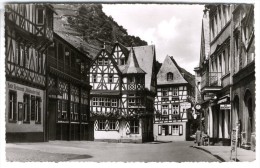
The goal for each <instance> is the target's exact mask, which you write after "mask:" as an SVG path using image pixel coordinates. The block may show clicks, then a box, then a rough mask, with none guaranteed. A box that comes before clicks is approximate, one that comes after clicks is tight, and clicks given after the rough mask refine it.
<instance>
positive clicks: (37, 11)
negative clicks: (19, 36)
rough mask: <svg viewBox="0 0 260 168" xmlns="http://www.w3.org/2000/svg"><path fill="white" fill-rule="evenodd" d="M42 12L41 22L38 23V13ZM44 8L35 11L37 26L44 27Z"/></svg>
mask: <svg viewBox="0 0 260 168" xmlns="http://www.w3.org/2000/svg"><path fill="white" fill-rule="evenodd" d="M40 10H42V22H39V11H40ZM44 11H45V10H44V8H42V7H38V8H37V9H36V24H38V25H44V20H45V12H44Z"/></svg>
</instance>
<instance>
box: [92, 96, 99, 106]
mask: <svg viewBox="0 0 260 168" xmlns="http://www.w3.org/2000/svg"><path fill="white" fill-rule="evenodd" d="M92 105H93V106H97V105H98V98H96V97H93V99H92Z"/></svg>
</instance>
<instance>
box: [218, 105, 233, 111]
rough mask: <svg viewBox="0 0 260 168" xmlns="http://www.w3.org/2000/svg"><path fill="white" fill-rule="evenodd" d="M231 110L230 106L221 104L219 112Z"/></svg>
mask: <svg viewBox="0 0 260 168" xmlns="http://www.w3.org/2000/svg"><path fill="white" fill-rule="evenodd" d="M230 109H231V104H221V105H220V110H230Z"/></svg>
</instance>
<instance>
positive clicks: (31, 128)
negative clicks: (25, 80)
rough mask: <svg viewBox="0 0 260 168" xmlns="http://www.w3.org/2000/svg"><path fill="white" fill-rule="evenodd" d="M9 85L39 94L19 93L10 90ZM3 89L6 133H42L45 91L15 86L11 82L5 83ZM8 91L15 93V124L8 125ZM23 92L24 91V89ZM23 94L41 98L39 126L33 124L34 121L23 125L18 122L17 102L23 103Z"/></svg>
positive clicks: (21, 122) (19, 85)
mask: <svg viewBox="0 0 260 168" xmlns="http://www.w3.org/2000/svg"><path fill="white" fill-rule="evenodd" d="M11 85H13V86H14V85H16V86H18V87H20V88H28V89H30V90H33V91H35V92H38V93H39V94H32V93H27V92H26V91H19V90H16V89H10V86H11ZM5 87H6V88H5V89H6V94H5V100H6V101H5V106H6V108H5V121H6V132H43V119H44V116H45V112H46V108H45V106H46V102H45V91H43V90H40V89H36V88H32V87H28V86H25V85H21V84H16V83H13V82H8V81H6V84H5ZM9 90H14V91H17V104H16V105H17V107H16V110H17V117H16V118H17V122H16V123H10V122H9V121H8V109H9V102H8V97H9V96H8V94H9ZM24 90H25V89H24ZM24 93H27V94H30V95H34V96H38V97H41V99H42V102H41V124H35V120H31V121H30V123H23V121H18V102H23V95H24Z"/></svg>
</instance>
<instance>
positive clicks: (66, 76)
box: [46, 32, 91, 140]
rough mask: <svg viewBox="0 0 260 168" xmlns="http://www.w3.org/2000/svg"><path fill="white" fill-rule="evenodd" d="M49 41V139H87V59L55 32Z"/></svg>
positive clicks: (88, 61) (88, 92) (88, 65)
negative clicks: (50, 42) (52, 42)
mask: <svg viewBox="0 0 260 168" xmlns="http://www.w3.org/2000/svg"><path fill="white" fill-rule="evenodd" d="M53 41H54V44H53V45H52V46H51V47H49V48H48V59H47V71H48V75H47V83H48V87H47V90H46V92H47V98H48V99H47V103H48V105H47V109H48V124H47V125H48V135H49V140H88V138H89V136H90V135H88V133H89V132H90V131H89V129H90V128H89V127H88V124H89V94H90V89H91V86H90V85H89V80H88V79H89V78H88V73H89V67H90V62H91V59H90V58H89V56H88V55H87V54H85V53H83V52H81V51H80V50H79V49H77V48H75V47H74V46H73V45H72V44H70V43H68V42H67V41H66V40H65V39H63V38H61V37H60V36H59V34H57V33H56V32H55V33H54V40H53Z"/></svg>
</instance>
